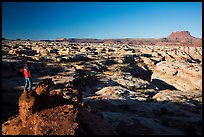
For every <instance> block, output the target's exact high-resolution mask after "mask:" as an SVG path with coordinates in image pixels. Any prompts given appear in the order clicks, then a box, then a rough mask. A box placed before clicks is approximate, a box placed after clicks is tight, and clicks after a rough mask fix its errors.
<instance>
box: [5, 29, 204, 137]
mask: <svg viewBox="0 0 204 137" xmlns="http://www.w3.org/2000/svg"><path fill="white" fill-rule="evenodd" d="M176 38H177V39H176ZM175 40H176V41H179V42H177V44H175V42H174V41H175ZM80 41H81V42H80ZM91 41H92V42H91ZM93 41H95V43H94V42H93ZM125 41H126V43H123V42H121V43H120V42H113V41H112V40H107V41H106V42H97V40H95V39H92V40H88V42H83V40H80V39H79V40H75V41H69V40H66V39H58V41H10V40H2V134H4V135H11V134H12V135H14V134H15V135H20V134H24V135H25V134H34V135H202V47H201V46H196V45H192V43H196V42H198V43H199V40H198V39H196V38H192V36H190V34H189V33H188V32H185V31H184V32H178V33H172V34H171V35H170V36H169V37H167V39H163V42H161V43H159V44H149V45H144V43H143V44H142V43H141V42H140V40H139V41H137V42H136V43H132V44H130V43H129V44H128V40H125ZM165 41H167V42H174V44H169V43H166V44H165ZM180 41H183V45H182V42H180ZM154 42H155V43H156V41H154ZM138 43H139V44H138ZM147 43H148V42H147ZM185 43H188V44H187V45H188V46H185ZM25 61H28V62H29V63H30V70H31V73H32V75H33V79H32V80H33V89H32V90H33V91H32V92H31V93H28V94H27V92H26V91H23V87H24V78H23V75H22V74H21V73H19V70H20V68H22V67H23V65H24V62H25Z"/></svg>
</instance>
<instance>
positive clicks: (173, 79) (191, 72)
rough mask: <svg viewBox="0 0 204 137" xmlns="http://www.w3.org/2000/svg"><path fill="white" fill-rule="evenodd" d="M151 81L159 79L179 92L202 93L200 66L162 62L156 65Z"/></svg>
mask: <svg viewBox="0 0 204 137" xmlns="http://www.w3.org/2000/svg"><path fill="white" fill-rule="evenodd" d="M151 79H152V80H153V79H160V80H163V81H165V82H166V83H168V84H170V85H173V86H174V87H175V88H176V89H179V90H195V89H197V90H200V91H202V66H201V65H200V64H195V63H187V62H185V63H184V62H178V61H175V62H170V61H163V62H160V63H158V64H157V65H156V68H155V70H154V72H153V74H152V76H151Z"/></svg>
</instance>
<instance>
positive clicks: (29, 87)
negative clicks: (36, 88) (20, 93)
mask: <svg viewBox="0 0 204 137" xmlns="http://www.w3.org/2000/svg"><path fill="white" fill-rule="evenodd" d="M24 88H25V89H26V90H27V91H28V92H30V91H31V90H32V79H31V78H25V87H24Z"/></svg>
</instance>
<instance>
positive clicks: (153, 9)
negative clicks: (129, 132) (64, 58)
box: [2, 2, 202, 40]
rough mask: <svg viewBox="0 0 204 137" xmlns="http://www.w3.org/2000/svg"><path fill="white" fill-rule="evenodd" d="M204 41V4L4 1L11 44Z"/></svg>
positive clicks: (6, 32)
mask: <svg viewBox="0 0 204 137" xmlns="http://www.w3.org/2000/svg"><path fill="white" fill-rule="evenodd" d="M182 30H187V31H190V33H191V35H192V36H195V37H199V38H202V2H2V36H3V37H5V38H8V39H17V38H20V39H32V40H40V39H56V38H59V37H65V38H98V39H106V38H161V37H166V36H168V35H169V34H170V33H171V32H174V31H182Z"/></svg>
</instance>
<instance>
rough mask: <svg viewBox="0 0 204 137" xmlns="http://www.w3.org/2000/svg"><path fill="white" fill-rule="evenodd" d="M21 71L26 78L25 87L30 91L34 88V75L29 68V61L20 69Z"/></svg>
mask: <svg viewBox="0 0 204 137" xmlns="http://www.w3.org/2000/svg"><path fill="white" fill-rule="evenodd" d="M20 72H21V73H23V74H24V78H25V86H24V89H26V91H28V92H30V91H31V90H32V76H31V73H30V70H29V68H28V63H26V64H25V66H24V68H22V69H20Z"/></svg>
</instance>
